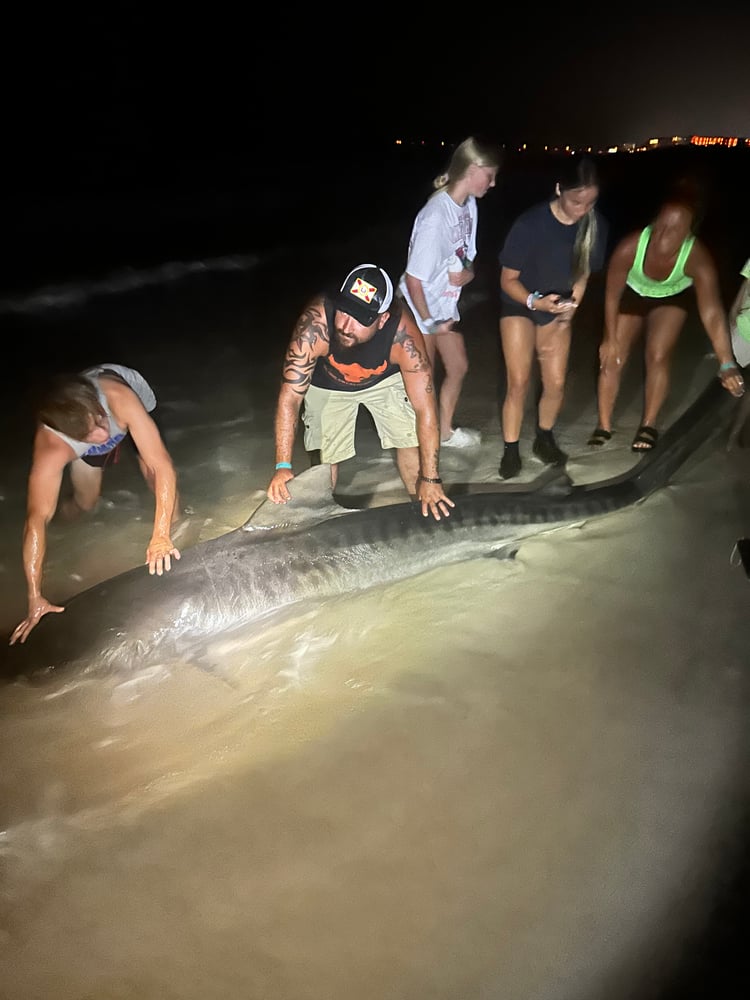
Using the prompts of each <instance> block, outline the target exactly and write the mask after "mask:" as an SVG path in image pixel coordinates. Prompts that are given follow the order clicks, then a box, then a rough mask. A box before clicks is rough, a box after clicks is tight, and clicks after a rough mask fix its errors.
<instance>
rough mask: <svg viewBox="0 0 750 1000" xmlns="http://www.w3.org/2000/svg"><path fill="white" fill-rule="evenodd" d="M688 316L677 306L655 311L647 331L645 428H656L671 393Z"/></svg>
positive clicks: (651, 314) (650, 315)
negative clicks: (677, 350) (672, 374)
mask: <svg viewBox="0 0 750 1000" xmlns="http://www.w3.org/2000/svg"><path fill="white" fill-rule="evenodd" d="M686 318H687V313H686V312H685V310H684V309H677V308H675V307H674V306H662V307H660V308H657V309H654V310H653V311H652V312H651V313H650V314H649V317H648V325H647V328H646V386H645V392H644V405H643V418H642V420H641V423H642V424H646V425H648V426H649V427H655V426H656V421H657V419H658V416H659V413H660V412H661V408H662V406H663V404H664V400H665V399H666V398H667V394H668V393H669V381H670V379H669V376H670V370H671V366H672V355H673V354H674V349H675V347H676V346H677V340H678V338H679V336H680V331H681V330H682V327H683V326H684V323H685V319H686Z"/></svg>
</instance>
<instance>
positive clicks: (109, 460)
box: [81, 436, 135, 469]
mask: <svg viewBox="0 0 750 1000" xmlns="http://www.w3.org/2000/svg"><path fill="white" fill-rule="evenodd" d="M128 437H129V436H128ZM127 440H128V438H123V439H122V441H120V442H119V443H118V444H116V445H115V446H114V448H113V449H112V451H105V452H104V454H103V455H81V461H82V462H85V463H86V465H90V466H91V467H92V468H94V469H105V468H106V467H107V466H108V465H117V463H118V462H119V461H120V448H121V447H122V444H123V442H124V441H127ZM130 440H131V443H132V438H130ZM133 447H135V445H133Z"/></svg>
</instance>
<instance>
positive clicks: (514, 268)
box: [500, 157, 607, 479]
mask: <svg viewBox="0 0 750 1000" xmlns="http://www.w3.org/2000/svg"><path fill="white" fill-rule="evenodd" d="M598 197H599V176H598V173H597V169H596V164H595V163H594V161H593V160H591V159H590V158H588V157H582V158H579V159H575V158H571V159H569V160H566V161H565V162H564V164H563V168H562V170H561V171H560V174H559V179H558V180H557V182H556V184H555V194H554V196H553V198H552V199H551V200H545V201H543V202H541V203H540V204H537V205H534V206H532V207H531V208H529V209H527V210H526V211H525V212H523V213H522V214H521V215H520V216H519V217H518V218H517V219H516V221H515V222H514V223H513V225H512V226H511V228H510V231H509V232H508V235H507V237H506V239H505V243H504V245H503V248H502V250H501V252H500V266H501V270H500V340H501V343H502V348H503V356H504V359H505V368H506V378H507V388H506V394H505V400H504V402H503V409H502V429H503V441H504V451H503V457H502V460H501V462H500V478H501V479H512V478H513V477H514V476H517V475H518V474H519V473H520V471H521V465H522V462H521V455H520V451H519V438H520V435H521V426H522V423H523V414H524V407H525V404H526V397H527V394H528V391H529V385H530V383H531V372H532V365H533V362H534V358H535V357H536V359H537V361H538V363H539V369H540V373H541V379H542V394H541V397H540V400H539V405H538V412H537V426H536V434H535V437H534V444H533V452H534V454H535V455H536V457H537V458H539V459H541V461H542V462H544V463H545V464H546V465H564V464H565V462H566V461H567V458H568V456H567V455H566V454H565V452H564V451H562V449H561V448H560V447H559V446H558V444H557V442H556V441H555V437H554V426H555V422H556V420H557V417H558V414H559V413H560V409H561V407H562V402H563V395H564V389H565V377H566V374H567V368H568V356H569V354H570V338H571V322H572V319H573V316H574V315H575V311H576V309H577V308H578V306H579V305H580V304H581V300H582V299H583V295H584V292H585V291H586V284H587V282H588V280H589V276H590V274H591V273H592V272H593V271H598V270H601V268H602V267H603V266H604V254H605V247H606V237H607V224H606V222H605V220H604V219H603V218H602V216H601V215H600V214H599V213H598V212H597V211H596V208H595V205H596V201H597V198H598Z"/></svg>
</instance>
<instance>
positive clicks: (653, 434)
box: [630, 424, 659, 451]
mask: <svg viewBox="0 0 750 1000" xmlns="http://www.w3.org/2000/svg"><path fill="white" fill-rule="evenodd" d="M658 440H659V432H658V431H657V429H656V428H655V427H649V425H648V424H641V426H640V427H639V428H638V433H637V434H636V436H635V437H634V438H633V443H632V445H631V446H630V450H631V451H651V449H652V448H653V447H655V445H656V442H657V441H658Z"/></svg>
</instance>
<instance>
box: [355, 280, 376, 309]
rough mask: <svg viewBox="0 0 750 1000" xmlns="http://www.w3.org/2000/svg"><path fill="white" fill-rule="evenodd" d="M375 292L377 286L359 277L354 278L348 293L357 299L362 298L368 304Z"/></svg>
mask: <svg viewBox="0 0 750 1000" xmlns="http://www.w3.org/2000/svg"><path fill="white" fill-rule="evenodd" d="M376 292H377V288H376V287H375V286H374V285H370V284H368V282H366V281H363V280H362V279H361V278H356V279H355V281H354V284H353V285H352V287H351V288H350V289H349V294H350V295H353V296H354V297H355V298H357V299H362V301H363V302H366V303H367V304H368V306H369V305H370V303H371V302H372V299H373V296H374V295H375V293H376Z"/></svg>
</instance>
